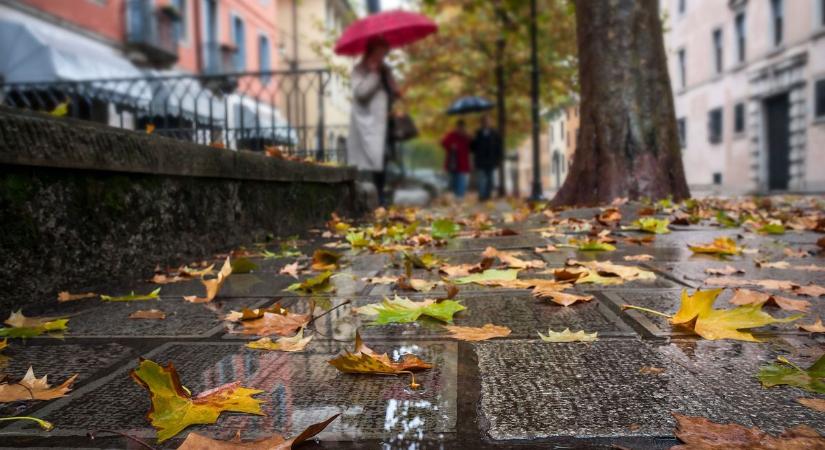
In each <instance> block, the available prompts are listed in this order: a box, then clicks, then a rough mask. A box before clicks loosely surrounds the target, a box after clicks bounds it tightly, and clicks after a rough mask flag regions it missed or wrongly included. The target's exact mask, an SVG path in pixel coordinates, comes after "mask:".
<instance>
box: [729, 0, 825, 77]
mask: <svg viewBox="0 0 825 450" xmlns="http://www.w3.org/2000/svg"><path fill="white" fill-rule="evenodd" d="M823 1H825V0H823ZM735 28H736V60H737V61H739V62H745V48H746V46H745V13H743V12H741V13H739V14H737V15H736V21H735Z"/></svg>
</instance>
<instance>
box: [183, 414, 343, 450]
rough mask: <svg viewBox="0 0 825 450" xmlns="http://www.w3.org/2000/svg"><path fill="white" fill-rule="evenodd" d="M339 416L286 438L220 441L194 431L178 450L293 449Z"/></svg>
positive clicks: (236, 438)
mask: <svg viewBox="0 0 825 450" xmlns="http://www.w3.org/2000/svg"><path fill="white" fill-rule="evenodd" d="M338 416H340V414H336V415H334V416H332V417H330V418H329V419H327V420H325V421H323V422H319V423H316V424H312V425H310V426H308V427H307V428H306V429H305V430H304V431H303V432H301V434H299V435H298V436H296V437H294V438H291V439H284V437H283V436H281V435H280V434H275V435H272V436H270V437H268V438H264V439H258V440H256V441H249V442H241V440H240V436H236V437H235V439H233V440H231V441H218V440H215V439H211V438H208V437H206V436H203V435H200V434H198V433H194V432H193V433H189V434H188V435H187V436H186V439H185V440H184V441H183V444H181V446H180V447H178V450H291V449H292V448H295V447H297V446H298V445H300V444H301V443H303V442H306V441H308V440H309V439H311V438H313V437H315V435H317V434H318V433H320V432H321V431H323V430H324V428H326V427H327V425H329V424H330V423H331V422H332V421H333V420H335V419H336V418H338Z"/></svg>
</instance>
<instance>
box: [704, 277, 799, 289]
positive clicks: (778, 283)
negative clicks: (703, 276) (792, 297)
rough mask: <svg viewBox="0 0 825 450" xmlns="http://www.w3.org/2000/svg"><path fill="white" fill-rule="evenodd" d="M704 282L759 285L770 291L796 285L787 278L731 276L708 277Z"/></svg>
mask: <svg viewBox="0 0 825 450" xmlns="http://www.w3.org/2000/svg"><path fill="white" fill-rule="evenodd" d="M705 284H707V285H710V286H726V287H739V286H759V287H761V288H762V289H768V290H771V291H790V290H793V289H794V288H796V287H798V286H797V285H796V284H794V283H793V282H790V281H787V280H748V279H744V278H731V277H715V278H708V279H707V280H705Z"/></svg>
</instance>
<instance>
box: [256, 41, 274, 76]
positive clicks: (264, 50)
mask: <svg viewBox="0 0 825 450" xmlns="http://www.w3.org/2000/svg"><path fill="white" fill-rule="evenodd" d="M258 64H259V65H260V67H259V68H258V70H260V71H261V72H269V71H271V70H272V57H271V55H270V49H269V38H268V37H266V36H264V35H263V34H262V35H261V36H260V37H258ZM270 78H271V75H270V74H268V73H267V74H262V75H261V83H263V84H267V83H269V79H270Z"/></svg>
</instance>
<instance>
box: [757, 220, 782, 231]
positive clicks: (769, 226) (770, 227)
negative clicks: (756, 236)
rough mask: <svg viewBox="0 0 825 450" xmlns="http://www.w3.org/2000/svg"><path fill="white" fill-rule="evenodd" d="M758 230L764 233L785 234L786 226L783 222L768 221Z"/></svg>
mask: <svg viewBox="0 0 825 450" xmlns="http://www.w3.org/2000/svg"><path fill="white" fill-rule="evenodd" d="M756 231H757V232H759V233H762V234H785V227H784V226H782V224H781V223H766V224H765V225H762V226H761V227H759V229H757V230H756Z"/></svg>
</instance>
